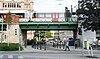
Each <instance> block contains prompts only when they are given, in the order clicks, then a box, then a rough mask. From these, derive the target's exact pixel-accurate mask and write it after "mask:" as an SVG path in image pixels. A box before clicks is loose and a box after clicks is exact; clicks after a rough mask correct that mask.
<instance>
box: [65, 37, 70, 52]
mask: <svg viewBox="0 0 100 59" xmlns="http://www.w3.org/2000/svg"><path fill="white" fill-rule="evenodd" d="M64 39H65V38H64ZM64 45H65V50H64V51H66V50H67V49H68V51H70V48H69V39H66V40H64Z"/></svg>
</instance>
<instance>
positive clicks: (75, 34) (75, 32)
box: [73, 30, 77, 39]
mask: <svg viewBox="0 0 100 59" xmlns="http://www.w3.org/2000/svg"><path fill="white" fill-rule="evenodd" d="M73 38H74V39H76V38H77V30H73Z"/></svg>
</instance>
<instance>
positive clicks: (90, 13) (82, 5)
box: [76, 0, 100, 31]
mask: <svg viewBox="0 0 100 59" xmlns="http://www.w3.org/2000/svg"><path fill="white" fill-rule="evenodd" d="M78 3H79V8H78V9H77V11H76V13H77V15H78V21H80V20H82V24H81V26H83V28H84V29H85V30H92V31H94V30H98V29H99V28H100V20H99V18H100V7H99V6H100V5H99V4H100V1H99V0H81V1H78Z"/></svg>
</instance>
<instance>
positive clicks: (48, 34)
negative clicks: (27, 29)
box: [34, 30, 51, 38]
mask: <svg viewBox="0 0 100 59" xmlns="http://www.w3.org/2000/svg"><path fill="white" fill-rule="evenodd" d="M39 35H40V37H41V38H44V37H45V36H46V38H50V37H51V32H50V31H43V30H42V31H38V30H36V31H35V32H34V36H35V37H39Z"/></svg>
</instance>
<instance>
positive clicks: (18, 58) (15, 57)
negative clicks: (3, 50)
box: [0, 55, 23, 59]
mask: <svg viewBox="0 0 100 59" xmlns="http://www.w3.org/2000/svg"><path fill="white" fill-rule="evenodd" d="M3 58H4V59H5V58H9V59H23V56H20V55H0V59H3Z"/></svg>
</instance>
